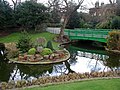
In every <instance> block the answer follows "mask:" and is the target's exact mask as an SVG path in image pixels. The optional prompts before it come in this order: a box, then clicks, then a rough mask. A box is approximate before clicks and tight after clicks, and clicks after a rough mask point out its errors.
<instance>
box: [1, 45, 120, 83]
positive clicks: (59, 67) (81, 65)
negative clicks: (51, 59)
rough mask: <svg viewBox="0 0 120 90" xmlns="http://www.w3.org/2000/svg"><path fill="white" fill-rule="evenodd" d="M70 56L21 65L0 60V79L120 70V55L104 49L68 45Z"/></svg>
mask: <svg viewBox="0 0 120 90" xmlns="http://www.w3.org/2000/svg"><path fill="white" fill-rule="evenodd" d="M68 50H69V51H70V54H71V58H70V59H69V60H68V61H66V62H62V63H58V64H51V65H22V64H8V63H7V62H0V81H9V80H15V81H16V80H32V79H36V78H39V77H46V76H58V75H62V74H68V73H71V72H77V73H84V72H96V71H98V72H101V71H102V72H106V71H109V70H112V71H117V70H120V55H119V54H113V53H108V52H106V51H105V50H99V49H97V50H96V49H85V48H77V47H73V46H70V47H69V48H68Z"/></svg>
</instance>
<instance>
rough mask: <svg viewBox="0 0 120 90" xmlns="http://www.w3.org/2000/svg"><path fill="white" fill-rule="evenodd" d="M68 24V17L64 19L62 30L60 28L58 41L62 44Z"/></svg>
mask: <svg viewBox="0 0 120 90" xmlns="http://www.w3.org/2000/svg"><path fill="white" fill-rule="evenodd" d="M67 22H68V17H66V18H65V19H64V22H63V23H62V26H61V28H60V34H59V37H58V39H59V41H61V42H63V39H64V38H63V36H64V29H65V27H66V24H67Z"/></svg>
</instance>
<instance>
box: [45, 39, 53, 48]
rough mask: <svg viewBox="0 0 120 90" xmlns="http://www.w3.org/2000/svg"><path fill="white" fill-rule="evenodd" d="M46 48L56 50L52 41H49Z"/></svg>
mask: <svg viewBox="0 0 120 90" xmlns="http://www.w3.org/2000/svg"><path fill="white" fill-rule="evenodd" d="M46 48H50V49H51V50H54V49H53V45H52V42H51V41H48V42H47V45H46Z"/></svg>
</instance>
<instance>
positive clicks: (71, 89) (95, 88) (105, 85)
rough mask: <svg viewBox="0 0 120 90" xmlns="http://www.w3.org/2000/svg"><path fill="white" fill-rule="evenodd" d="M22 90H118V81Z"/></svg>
mask: <svg viewBox="0 0 120 90" xmlns="http://www.w3.org/2000/svg"><path fill="white" fill-rule="evenodd" d="M24 90H120V79H108V80H92V81H82V82H75V83H68V84H60V85H51V86H46V87H35V88H26V89H24Z"/></svg>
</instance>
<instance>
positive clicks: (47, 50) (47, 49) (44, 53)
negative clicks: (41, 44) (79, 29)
mask: <svg viewBox="0 0 120 90" xmlns="http://www.w3.org/2000/svg"><path fill="white" fill-rule="evenodd" d="M52 53H53V52H52V50H51V49H49V48H44V49H43V50H42V52H41V55H49V54H52Z"/></svg>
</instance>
